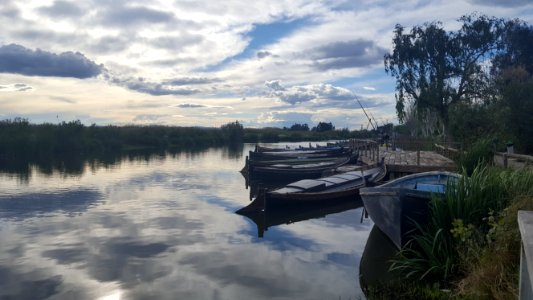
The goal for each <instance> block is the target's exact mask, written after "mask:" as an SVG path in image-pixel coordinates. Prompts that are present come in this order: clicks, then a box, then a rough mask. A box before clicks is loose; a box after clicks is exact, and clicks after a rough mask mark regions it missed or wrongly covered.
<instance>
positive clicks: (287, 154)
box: [248, 147, 352, 161]
mask: <svg viewBox="0 0 533 300" xmlns="http://www.w3.org/2000/svg"><path fill="white" fill-rule="evenodd" d="M351 153H352V151H351V150H350V149H349V148H342V147H334V148H324V149H311V150H286V151H265V152H256V151H250V152H249V155H248V157H249V160H250V161H260V160H281V159H305V158H326V157H340V156H346V155H350V154H351Z"/></svg>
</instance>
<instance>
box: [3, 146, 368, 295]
mask: <svg viewBox="0 0 533 300" xmlns="http://www.w3.org/2000/svg"><path fill="white" fill-rule="evenodd" d="M249 148H250V149H251V146H245V148H244V149H243V151H237V152H235V151H229V150H228V149H223V148H219V149H209V150H206V151H202V152H197V153H188V154H185V153H183V154H177V155H159V156H152V157H149V158H146V157H145V158H139V159H124V160H120V161H117V162H115V163H112V164H106V165H105V166H104V165H99V164H94V163H93V164H86V165H85V166H83V168H82V170H81V171H78V172H74V173H70V174H69V173H65V172H59V171H53V172H46V173H42V172H40V171H38V170H37V168H30V169H29V173H28V174H25V175H24V176H18V175H17V174H15V173H13V172H11V173H9V174H6V173H0V298H2V299H4V298H7V299H9V298H10V297H12V298H16V299H43V298H49V299H98V298H101V299H359V298H361V297H364V296H362V292H361V289H360V287H359V279H358V272H359V261H360V259H361V255H362V252H363V249H364V246H365V243H366V240H367V237H368V234H369V232H370V229H371V226H372V224H371V222H370V221H369V220H366V221H365V222H363V223H362V224H361V223H360V222H359V221H360V217H361V208H351V209H348V210H346V211H343V212H340V213H339V212H337V213H332V214H328V215H327V216H326V217H325V218H317V219H310V220H303V221H300V222H296V223H292V224H283V225H279V226H272V227H270V228H268V230H267V231H266V232H264V236H263V237H262V238H259V237H258V228H257V226H256V224H255V223H254V222H252V221H251V219H249V218H247V217H244V216H241V215H237V214H235V211H236V210H238V209H239V208H242V207H244V206H246V205H247V204H249V203H250V200H249V190H248V189H246V187H245V180H244V178H243V177H242V176H241V174H240V173H239V172H238V171H239V170H240V169H241V168H242V167H243V165H244V155H245V153H247V150H249Z"/></svg>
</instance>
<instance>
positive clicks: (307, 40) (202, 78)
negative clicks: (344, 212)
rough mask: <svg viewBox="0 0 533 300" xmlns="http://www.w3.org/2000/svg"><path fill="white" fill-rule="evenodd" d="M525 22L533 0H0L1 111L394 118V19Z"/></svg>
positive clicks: (189, 118) (186, 117)
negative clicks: (388, 59) (387, 57)
mask: <svg viewBox="0 0 533 300" xmlns="http://www.w3.org/2000/svg"><path fill="white" fill-rule="evenodd" d="M471 13H478V14H485V15H488V16H495V17H499V18H507V19H508V18H520V19H522V20H524V21H526V22H528V23H529V24H533V1H532V0H428V1H422V0H404V1H385V0H346V1H344V0H338V1H337V0H323V1H304V0H279V1H239V0H228V1H212V0H211V1H208V0H183V1H181V0H142V1H137V0H127V1H125V0H115V1H108V0H77V1H66V0H60V1H43V0H38V1H32V0H27V1H14V0H0V28H1V31H0V119H12V118H15V117H22V118H27V119H28V120H29V121H30V122H33V123H43V122H48V123H57V122H62V121H66V122H68V121H73V120H80V121H81V122H82V123H84V124H86V125H90V124H93V123H95V124H97V125H108V124H115V125H125V124H136V125H149V124H150V125H151V124H160V125H173V126H215V127H218V126H221V125H223V124H226V123H228V122H233V121H239V122H240V123H242V124H243V125H244V126H245V127H283V126H287V127H289V126H291V125H292V124H295V123H300V124H308V125H309V126H310V127H312V126H316V124H318V122H332V124H333V125H334V126H335V127H336V128H349V129H352V130H353V129H361V128H367V127H368V121H367V118H366V117H365V115H364V113H363V111H362V109H361V107H360V105H359V103H358V102H357V101H356V99H359V100H360V102H361V103H362V105H363V106H364V107H365V109H367V111H368V112H369V113H370V114H371V115H372V116H373V117H374V118H375V119H376V120H377V122H378V123H379V124H383V123H387V122H393V123H397V118H396V112H395V101H396V100H395V95H394V92H395V90H394V88H395V83H394V78H392V77H391V76H390V75H388V74H387V73H386V72H385V70H384V65H383V56H384V54H386V53H388V52H390V51H391V49H392V37H393V30H394V27H395V26H396V24H401V25H402V26H404V27H407V28H409V27H412V26H415V25H422V24H424V23H425V22H431V21H440V22H442V24H443V26H444V27H445V28H446V29H448V30H455V29H457V28H458V27H459V26H460V24H459V23H458V22H457V19H458V18H459V17H461V16H462V15H466V14H471Z"/></svg>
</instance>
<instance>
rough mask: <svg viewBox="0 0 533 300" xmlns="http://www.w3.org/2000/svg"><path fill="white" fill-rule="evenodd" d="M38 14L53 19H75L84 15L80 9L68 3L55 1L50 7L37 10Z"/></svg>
mask: <svg viewBox="0 0 533 300" xmlns="http://www.w3.org/2000/svg"><path fill="white" fill-rule="evenodd" d="M39 12H41V13H42V14H45V15H47V16H50V17H54V18H76V17H79V16H82V15H83V13H84V11H83V9H82V8H81V7H79V6H77V5H76V4H74V3H73V2H68V1H55V2H54V4H52V5H51V6H43V7H41V8H39Z"/></svg>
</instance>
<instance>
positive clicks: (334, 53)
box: [310, 39, 387, 70]
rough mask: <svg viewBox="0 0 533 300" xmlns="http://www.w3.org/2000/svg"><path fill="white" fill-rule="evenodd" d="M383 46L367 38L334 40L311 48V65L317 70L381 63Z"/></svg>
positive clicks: (383, 52)
mask: <svg viewBox="0 0 533 300" xmlns="http://www.w3.org/2000/svg"><path fill="white" fill-rule="evenodd" d="M386 52H387V50H386V49H385V48H382V47H379V46H377V45H376V44H374V42H373V41H369V40H362V39H359V40H353V41H347V42H335V43H330V44H327V45H325V46H321V47H317V48H314V49H312V50H311V53H310V56H311V59H312V60H313V65H314V67H315V68H316V69H319V70H329V69H344V68H353V67H366V66H370V65H373V64H377V63H381V62H382V60H383V55H384V54H385V53H386Z"/></svg>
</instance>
